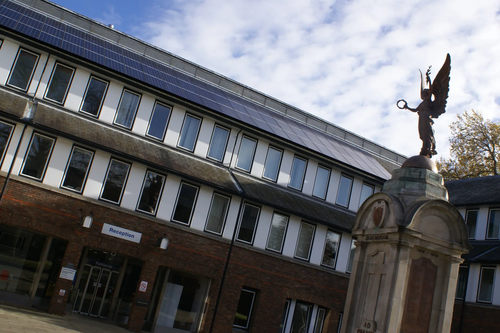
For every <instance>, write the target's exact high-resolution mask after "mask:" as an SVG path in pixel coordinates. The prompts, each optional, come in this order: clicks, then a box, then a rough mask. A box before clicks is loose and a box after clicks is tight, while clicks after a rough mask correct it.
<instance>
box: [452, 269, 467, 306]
mask: <svg viewBox="0 0 500 333" xmlns="http://www.w3.org/2000/svg"><path fill="white" fill-rule="evenodd" d="M468 275H469V268H468V267H466V266H460V268H459V269H458V281H457V290H456V292H455V298H457V299H464V297H465V289H466V288H467V276H468Z"/></svg>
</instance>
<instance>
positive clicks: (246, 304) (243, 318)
mask: <svg viewBox="0 0 500 333" xmlns="http://www.w3.org/2000/svg"><path fill="white" fill-rule="evenodd" d="M255 295H256V292H255V291H254V290H250V289H241V293H240V300H239V301H238V307H237V309H236V315H235V317H234V325H233V326H234V327H239V328H244V329H248V327H249V326H250V319H251V316H252V309H253V305H254V302H255Z"/></svg>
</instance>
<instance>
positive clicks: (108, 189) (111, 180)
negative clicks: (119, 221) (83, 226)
mask: <svg viewBox="0 0 500 333" xmlns="http://www.w3.org/2000/svg"><path fill="white" fill-rule="evenodd" d="M129 170H130V164H128V163H124V162H120V161H118V160H115V159H111V161H110V162H109V166H108V172H107V173H106V177H105V178H104V179H105V180H104V185H103V187H102V190H101V199H103V200H105V201H109V202H112V203H116V204H119V203H120V200H121V199H122V194H123V190H124V189H125V183H126V181H127V177H128V172H129Z"/></svg>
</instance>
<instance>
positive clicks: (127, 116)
mask: <svg viewBox="0 0 500 333" xmlns="http://www.w3.org/2000/svg"><path fill="white" fill-rule="evenodd" d="M140 101H141V95H139V94H137V93H134V92H132V91H130V90H127V89H124V90H123V93H122V98H121V99H120V104H118V109H117V111H116V116H115V121H114V122H115V124H117V125H121V126H123V127H126V128H128V129H130V128H132V124H133V123H134V119H135V113H136V112H137V108H138V107H139V102H140Z"/></svg>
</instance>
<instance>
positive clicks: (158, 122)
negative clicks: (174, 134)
mask: <svg viewBox="0 0 500 333" xmlns="http://www.w3.org/2000/svg"><path fill="white" fill-rule="evenodd" d="M171 113H172V108H171V107H170V106H168V105H165V104H162V103H160V102H156V103H155V106H154V108H153V112H152V113H151V119H150V120H149V126H148V131H147V133H146V134H147V135H148V136H151V137H153V138H156V139H159V140H161V141H163V139H164V138H165V133H166V132H167V125H168V120H169V119H170V114H171Z"/></svg>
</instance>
